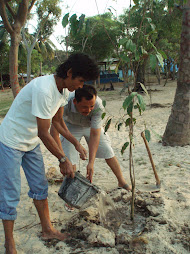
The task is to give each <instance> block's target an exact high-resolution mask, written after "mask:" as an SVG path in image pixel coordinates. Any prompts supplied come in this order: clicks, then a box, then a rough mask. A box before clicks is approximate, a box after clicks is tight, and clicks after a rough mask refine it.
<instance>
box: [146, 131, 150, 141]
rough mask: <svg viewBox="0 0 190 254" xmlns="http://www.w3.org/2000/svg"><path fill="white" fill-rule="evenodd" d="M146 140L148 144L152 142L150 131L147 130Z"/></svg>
mask: <svg viewBox="0 0 190 254" xmlns="http://www.w3.org/2000/svg"><path fill="white" fill-rule="evenodd" d="M145 138H146V140H147V141H148V142H149V141H150V131H149V130H145Z"/></svg>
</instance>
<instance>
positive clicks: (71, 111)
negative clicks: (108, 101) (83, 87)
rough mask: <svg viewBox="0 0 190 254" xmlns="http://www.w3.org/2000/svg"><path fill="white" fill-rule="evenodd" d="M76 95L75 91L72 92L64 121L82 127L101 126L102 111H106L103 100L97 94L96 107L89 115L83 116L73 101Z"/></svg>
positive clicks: (65, 109) (66, 106) (96, 127)
mask: <svg viewBox="0 0 190 254" xmlns="http://www.w3.org/2000/svg"><path fill="white" fill-rule="evenodd" d="M74 97H75V92H72V93H70V95H69V100H68V104H67V105H65V106H64V114H63V119H64V121H65V122H68V123H70V124H74V125H79V126H82V127H91V128H94V129H99V128H101V127H102V113H103V111H104V107H103V105H102V100H101V99H100V98H99V97H98V96H97V98H96V102H95V106H94V109H93V110H92V111H91V112H90V114H89V115H87V116H83V115H81V114H80V113H79V112H78V111H77V109H76V107H75V105H74V103H73V99H74Z"/></svg>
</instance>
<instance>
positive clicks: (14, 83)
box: [9, 33, 20, 98]
mask: <svg viewBox="0 0 190 254" xmlns="http://www.w3.org/2000/svg"><path fill="white" fill-rule="evenodd" d="M19 43H20V35H17V34H16V33H15V34H12V35H11V46H10V51H9V72H10V73H9V74H10V83H11V88H12V92H13V96H14V98H15V97H16V96H17V94H18V93H19V92H20V85H19V82H18V47H19Z"/></svg>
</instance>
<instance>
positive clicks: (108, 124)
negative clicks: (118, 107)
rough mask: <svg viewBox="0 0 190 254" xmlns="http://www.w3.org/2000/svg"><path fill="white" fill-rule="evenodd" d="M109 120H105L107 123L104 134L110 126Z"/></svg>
mask: <svg viewBox="0 0 190 254" xmlns="http://www.w3.org/2000/svg"><path fill="white" fill-rule="evenodd" d="M111 120H112V119H111V118H110V119H108V120H107V123H106V125H105V129H104V133H106V132H107V131H108V129H109V127H110V125H111Z"/></svg>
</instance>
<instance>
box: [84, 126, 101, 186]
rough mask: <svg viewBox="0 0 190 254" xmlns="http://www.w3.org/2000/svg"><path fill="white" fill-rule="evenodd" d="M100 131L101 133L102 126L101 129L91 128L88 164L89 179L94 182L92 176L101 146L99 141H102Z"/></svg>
mask: <svg viewBox="0 0 190 254" xmlns="http://www.w3.org/2000/svg"><path fill="white" fill-rule="evenodd" d="M100 133H101V128H99V129H94V128H91V130H90V139H89V144H88V146H89V161H88V165H87V179H89V180H90V182H92V176H93V173H94V161H95V158H96V153H97V150H98V146H99V141H100Z"/></svg>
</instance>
